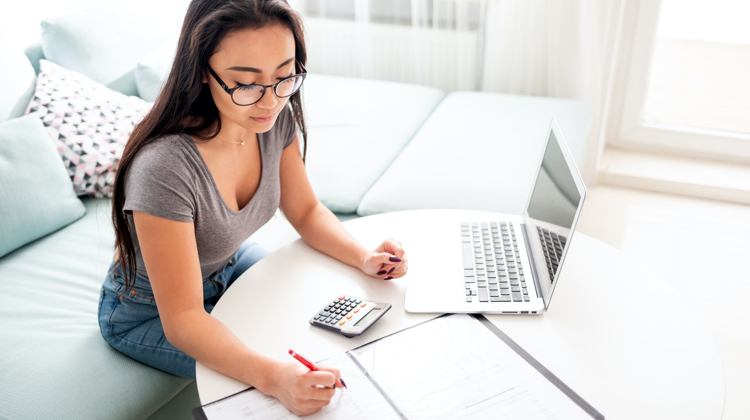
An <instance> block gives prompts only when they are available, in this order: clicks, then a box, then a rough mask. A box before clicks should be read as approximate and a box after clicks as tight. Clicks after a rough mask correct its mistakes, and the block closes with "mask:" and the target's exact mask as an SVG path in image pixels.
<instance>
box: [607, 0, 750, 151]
mask: <svg viewBox="0 0 750 420" xmlns="http://www.w3.org/2000/svg"><path fill="white" fill-rule="evenodd" d="M747 16H750V3H749V2H746V1H741V0H739V1H738V0H662V1H661V2H659V1H643V0H642V1H640V2H638V10H637V19H636V20H635V21H634V22H635V24H634V26H635V28H634V34H633V37H632V51H631V53H630V60H629V65H628V69H627V77H626V86H627V87H626V89H625V93H624V102H623V107H622V113H621V116H620V124H619V133H618V138H617V139H615V140H614V141H611V144H613V145H615V146H620V147H625V148H637V149H645V150H654V151H662V152H669V153H675V154H682V155H688V156H699V157H709V158H714V159H722V160H741V161H750V76H748V75H750V27H749V26H748V25H747V23H746V22H745V21H746V20H747ZM621 45H622V44H621Z"/></svg>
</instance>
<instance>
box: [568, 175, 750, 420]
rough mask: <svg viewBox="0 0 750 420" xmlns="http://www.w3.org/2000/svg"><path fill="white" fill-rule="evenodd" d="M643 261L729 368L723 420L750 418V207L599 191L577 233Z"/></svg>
mask: <svg viewBox="0 0 750 420" xmlns="http://www.w3.org/2000/svg"><path fill="white" fill-rule="evenodd" d="M577 230H578V231H580V232H583V233H585V234H587V235H589V236H592V237H594V238H597V239H599V240H601V241H603V242H605V243H607V244H609V245H612V246H613V247H615V248H618V249H620V250H622V251H624V252H626V253H628V254H630V255H632V256H635V257H637V258H639V259H640V260H641V261H642V262H643V263H644V264H645V265H647V266H650V267H652V268H653V269H654V270H656V271H657V272H658V273H659V274H660V275H661V276H662V277H663V278H664V279H666V280H667V281H669V282H670V283H671V284H672V285H673V286H674V287H675V289H677V290H678V291H679V292H680V293H681V294H682V295H683V296H684V298H685V299H687V300H688V301H689V302H690V303H692V305H693V306H694V307H695V309H696V311H697V312H698V313H699V314H700V316H701V317H702V319H703V320H704V321H705V324H706V327H707V328H708V330H709V331H710V332H711V334H712V335H713V338H714V341H715V343H716V347H717V348H718V350H719V354H720V355H721V358H722V363H723V365H724V376H725V380H726V400H725V405H724V416H723V419H724V420H740V419H748V418H750V399H748V398H747V396H748V395H750V305H748V303H747V302H748V300H750V282H749V281H748V280H750V271H749V270H748V268H749V264H748V262H750V206H749V205H742V204H734V203H728V202H720V201H712V200H705V199H698V198H691V197H685V196H678V195H670V194H663V193H654V192H647V191H642V190H632V189H627V188H619V187H610V186H595V187H592V188H590V189H589V190H588V194H587V197H586V203H585V204H584V209H583V212H582V214H581V217H580V222H579V225H578V228H577Z"/></svg>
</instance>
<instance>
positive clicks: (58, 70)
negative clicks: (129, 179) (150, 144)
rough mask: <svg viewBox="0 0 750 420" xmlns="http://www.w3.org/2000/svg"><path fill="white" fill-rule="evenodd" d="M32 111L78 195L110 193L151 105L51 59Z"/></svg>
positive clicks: (43, 69) (43, 65)
mask: <svg viewBox="0 0 750 420" xmlns="http://www.w3.org/2000/svg"><path fill="white" fill-rule="evenodd" d="M40 65H41V72H40V73H39V77H38V79H37V83H36V90H35V91H34V96H33V98H32V100H31V102H30V103H29V108H28V110H27V112H28V113H30V114H32V115H35V116H36V117H37V118H39V119H40V120H41V121H42V122H44V126H45V127H46V130H47V133H48V135H49V137H50V138H51V139H52V142H54V145H55V147H56V148H57V151H58V152H59V153H60V156H61V157H62V161H63V163H64V164H65V168H67V170H68V174H69V175H70V178H71V179H72V180H73V187H74V189H75V191H76V193H77V194H78V195H84V194H96V195H97V196H102V195H109V194H111V192H112V187H113V184H114V175H115V164H116V162H117V161H118V160H119V158H120V156H121V155H122V151H123V149H124V147H125V143H126V142H127V140H128V137H129V136H130V132H131V131H133V127H134V126H135V124H136V123H137V122H138V121H139V120H140V119H141V118H142V117H143V116H144V115H145V114H146V112H147V111H148V110H149V109H150V107H151V104H150V103H148V102H146V101H144V100H142V99H141V98H137V97H134V96H125V95H123V94H121V93H119V92H115V91H113V90H111V89H108V88H106V87H104V86H102V85H101V84H99V83H96V82H94V81H93V80H91V79H89V78H87V77H85V76H83V75H81V74H78V73H76V72H73V71H70V70H67V69H64V68H62V67H60V66H58V65H56V64H54V63H50V62H49V61H46V60H41V61H40Z"/></svg>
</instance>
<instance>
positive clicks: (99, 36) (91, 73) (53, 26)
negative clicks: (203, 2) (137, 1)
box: [41, 5, 177, 95]
mask: <svg viewBox="0 0 750 420" xmlns="http://www.w3.org/2000/svg"><path fill="white" fill-rule="evenodd" d="M169 22H170V21H169V20H166V21H165V19H164V16H163V14H161V13H157V12H156V11H154V12H153V13H143V12H142V11H141V12H138V11H136V10H132V9H131V8H127V7H124V6H123V5H117V6H109V7H107V6H104V7H99V8H96V9H91V10H88V11H86V12H81V13H76V14H71V15H64V16H57V17H52V18H47V19H45V20H43V21H42V23H41V25H42V48H43V50H44V56H45V57H46V58H47V60H49V61H52V62H53V63H57V64H59V65H61V66H62V67H65V68H67V69H70V70H73V71H76V72H79V73H81V74H83V75H85V76H87V77H90V78H91V79H93V80H95V81H97V82H99V83H101V84H103V85H105V86H107V87H109V88H111V89H114V90H117V91H119V92H122V93H124V94H126V95H137V94H138V90H137V88H136V83H135V66H136V63H137V62H138V59H140V58H141V57H143V56H145V55H147V54H149V53H151V52H153V51H156V50H158V49H159V48H161V47H162V46H163V45H165V44H172V45H177V42H176V39H177V33H176V32H174V28H173V26H172V25H168V24H167V23H169ZM173 32H174V33H173Z"/></svg>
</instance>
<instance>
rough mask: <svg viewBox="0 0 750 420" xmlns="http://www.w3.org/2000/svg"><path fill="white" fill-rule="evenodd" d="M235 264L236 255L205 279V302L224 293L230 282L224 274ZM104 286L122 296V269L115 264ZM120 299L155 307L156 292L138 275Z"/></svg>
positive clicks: (123, 289) (123, 279)
mask: <svg viewBox="0 0 750 420" xmlns="http://www.w3.org/2000/svg"><path fill="white" fill-rule="evenodd" d="M235 264H237V256H236V255H235V256H233V257H232V258H230V259H229V261H228V262H227V263H226V264H225V265H224V266H223V267H222V268H220V269H219V270H216V271H215V272H213V273H211V274H210V275H208V276H207V277H204V278H203V294H204V300H205V299H209V298H212V297H214V296H217V295H221V294H223V293H224V291H225V290H226V286H227V281H228V279H227V278H226V277H227V276H225V275H224V274H225V273H226V271H227V268H229V267H234V265H235ZM232 271H233V270H232ZM103 286H104V287H105V288H107V289H109V290H110V291H112V292H114V293H116V294H117V295H121V294H122V292H124V291H125V276H124V274H123V270H122V267H117V268H116V269H115V267H114V262H113V264H112V265H111V266H110V271H109V273H108V274H107V278H106V280H105V281H104V285H103ZM108 286H109V287H108ZM120 299H123V300H125V299H127V300H129V301H133V302H138V303H145V304H152V305H153V304H154V292H153V289H152V288H151V282H150V281H149V280H147V279H145V278H143V277H141V276H139V275H137V274H136V276H135V281H134V283H133V286H132V287H131V289H130V290H128V292H127V294H122V296H121V297H120Z"/></svg>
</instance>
